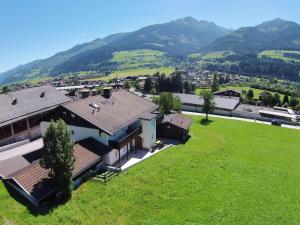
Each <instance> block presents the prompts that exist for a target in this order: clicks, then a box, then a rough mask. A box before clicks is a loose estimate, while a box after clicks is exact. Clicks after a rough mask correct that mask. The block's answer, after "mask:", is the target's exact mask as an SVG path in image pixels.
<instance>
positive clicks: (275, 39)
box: [202, 18, 300, 53]
mask: <svg viewBox="0 0 300 225" xmlns="http://www.w3.org/2000/svg"><path fill="white" fill-rule="evenodd" d="M271 49H274V50H276V49H284V50H300V25H299V24H297V23H295V22H291V21H285V20H282V19H279V18H277V19H274V20H271V21H267V22H264V23H262V24H259V25H257V26H255V27H243V28H240V29H238V30H236V31H233V32H231V33H230V34H228V35H226V36H224V37H221V38H218V39H216V40H215V41H214V42H212V43H211V44H209V45H208V46H206V47H204V48H203V49H202V51H204V52H214V51H234V52H240V53H258V52H260V51H263V50H271Z"/></svg>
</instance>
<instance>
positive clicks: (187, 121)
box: [162, 113, 193, 130]
mask: <svg viewBox="0 0 300 225" xmlns="http://www.w3.org/2000/svg"><path fill="white" fill-rule="evenodd" d="M166 122H168V123H171V124H173V125H175V126H177V127H180V128H182V129H185V130H188V129H189V127H190V126H191V124H192V122H193V120H192V119H191V118H189V117H186V116H184V115H182V114H179V113H176V114H170V115H165V116H164V119H163V121H162V123H166Z"/></svg>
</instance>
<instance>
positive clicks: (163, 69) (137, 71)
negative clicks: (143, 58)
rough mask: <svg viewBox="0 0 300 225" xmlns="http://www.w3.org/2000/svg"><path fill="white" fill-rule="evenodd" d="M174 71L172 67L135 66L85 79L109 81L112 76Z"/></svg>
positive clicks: (120, 76)
mask: <svg viewBox="0 0 300 225" xmlns="http://www.w3.org/2000/svg"><path fill="white" fill-rule="evenodd" d="M174 71H175V68H174V67H157V68H136V69H127V70H116V71H114V72H112V73H111V74H109V75H107V76H105V77H99V78H91V79H87V80H103V81H109V80H110V79H113V78H116V77H118V78H122V77H127V76H142V75H154V74H155V73H157V72H159V73H165V74H166V75H170V74H171V73H173V72H174Z"/></svg>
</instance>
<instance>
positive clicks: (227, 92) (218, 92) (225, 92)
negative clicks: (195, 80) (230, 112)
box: [214, 89, 241, 98]
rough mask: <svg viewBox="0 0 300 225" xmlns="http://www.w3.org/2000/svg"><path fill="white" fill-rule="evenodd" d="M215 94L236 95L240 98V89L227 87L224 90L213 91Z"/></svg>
mask: <svg viewBox="0 0 300 225" xmlns="http://www.w3.org/2000/svg"><path fill="white" fill-rule="evenodd" d="M214 95H215V96H227V97H237V98H240V97H241V92H240V91H236V90H232V89H228V90H224V91H217V92H215V93H214Z"/></svg>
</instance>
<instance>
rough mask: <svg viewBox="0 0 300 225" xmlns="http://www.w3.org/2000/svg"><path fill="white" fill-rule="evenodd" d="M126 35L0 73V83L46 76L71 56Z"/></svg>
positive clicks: (97, 40) (110, 37) (79, 46)
mask: <svg viewBox="0 0 300 225" xmlns="http://www.w3.org/2000/svg"><path fill="white" fill-rule="evenodd" d="M126 35H127V33H118V34H113V35H109V36H107V37H105V38H103V39H101V38H97V39H95V40H93V41H91V42H87V43H83V44H79V45H76V46H74V47H72V48H71V49H69V50H66V51H63V52H59V53H57V54H55V55H53V56H51V57H49V58H47V59H43V60H36V61H33V62H30V63H27V64H25V65H21V66H18V67H16V68H14V69H11V70H9V71H7V72H4V73H1V74H0V83H1V82H12V81H18V80H25V79H30V78H33V77H42V76H47V75H49V74H50V73H51V71H52V70H53V68H55V67H56V66H58V65H60V64H62V63H64V62H66V61H68V60H69V59H70V58H72V57H73V56H76V55H79V54H81V53H83V52H86V51H89V50H91V49H95V48H98V47H100V46H104V45H106V44H109V43H110V42H113V41H116V40H118V39H119V38H121V37H124V36H126Z"/></svg>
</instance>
